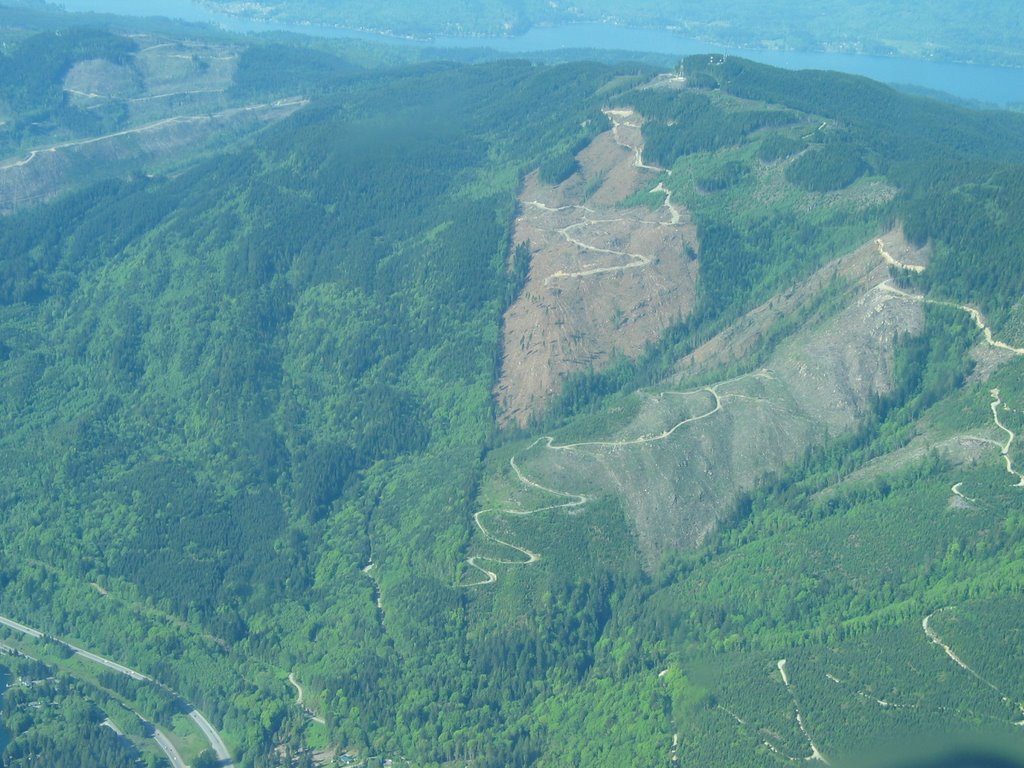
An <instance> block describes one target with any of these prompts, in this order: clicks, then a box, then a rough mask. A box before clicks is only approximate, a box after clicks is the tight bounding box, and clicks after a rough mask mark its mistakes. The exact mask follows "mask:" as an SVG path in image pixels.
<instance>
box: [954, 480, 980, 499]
mask: <svg viewBox="0 0 1024 768" xmlns="http://www.w3.org/2000/svg"><path fill="white" fill-rule="evenodd" d="M962 485H963V483H962V482H961V483H956V484H955V485H954V486H953V487H952V488H950V489H949V490H950V491H951V492H952V493H953V495H954V496H959V497H960V498H961V499H963V500H964V501H977V499H972V498H971V497H970V496H965V495H964V492H963V491H961V490H960V486H962Z"/></svg>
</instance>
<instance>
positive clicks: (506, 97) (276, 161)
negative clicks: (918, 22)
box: [0, 38, 1024, 768]
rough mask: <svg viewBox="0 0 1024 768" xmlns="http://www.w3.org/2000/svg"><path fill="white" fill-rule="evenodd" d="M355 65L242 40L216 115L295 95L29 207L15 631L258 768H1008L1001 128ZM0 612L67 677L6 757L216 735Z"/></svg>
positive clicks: (1019, 461)
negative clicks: (937, 756) (961, 756)
mask: <svg viewBox="0 0 1024 768" xmlns="http://www.w3.org/2000/svg"><path fill="white" fill-rule="evenodd" d="M104 39H105V38H104ZM236 42H237V41H236ZM39 44H40V45H42V43H41V42H40V43H39ZM238 44H239V45H241V44H240V43H238ZM184 45H185V43H184V42H181V41H178V42H175V43H173V45H171V47H169V48H167V49H157V53H158V54H159V51H160V50H167V51H174V52H175V55H176V56H177V55H179V54H180V55H182V56H191V55H192V54H191V52H190V50H189V49H188V48H183V47H177V46H184ZM151 53H152V51H151ZM126 55H128V56H129V58H127V59H125V60H124V61H125V62H128V61H130V60H132V57H133V56H134V60H135V61H136V63H137V60H138V52H137V51H136V52H135V53H134V54H133V53H132V52H131V51H129V52H128V54H126ZM330 60H331V61H334V59H330ZM87 61H91V62H92V63H87V64H81V63H76V64H74V65H72V66H71V68H70V69H68V71H67V72H65V73H64V74H63V75H62V77H64V78H67V77H69V76H70V77H71V78H72V81H71V82H72V85H73V86H74V88H75V90H78V91H82V93H85V94H87V93H92V92H96V93H98V91H94V90H91V89H94V87H95V85H94V84H93V80H91V78H98V77H99V78H104V82H108V83H113V82H114V81H115V79H116V78H114V75H113V74H112V72H111V69H110V68H111V67H118V66H128V65H127V64H118V63H117V62H116V61H107V60H106V59H104V60H103V61H102V62H99V63H97V61H96V57H93V56H91V55H90V58H89V59H88V60H87ZM326 61H327V59H325V58H324V54H323V52H322V51H309V50H304V49H299V48H289V47H287V46H286V45H283V44H282V45H281V46H280V47H278V46H256V47H254V48H252V49H249V48H245V47H243V48H241V49H240V53H239V61H238V62H237V66H236V67H235V69H233V70H232V71H233V74H232V75H231V78H232V79H231V83H232V85H231V86H230V87H229V91H230V93H229V94H228V96H226V97H225V98H236V97H237V98H239V99H246V100H247V99H249V98H250V97H253V96H256V95H259V96H260V97H261V98H266V99H272V100H273V99H279V98H282V97H283V96H285V95H287V94H288V93H290V92H291V89H293V88H295V87H298V88H299V92H300V93H302V94H305V96H306V98H308V103H301V104H300V103H298V102H295V103H294V104H293V105H292V106H293V107H294V112H293V113H292V114H291V115H290V116H288V117H283V118H282V119H281V120H280V121H279V122H277V123H276V124H274V125H269V126H266V127H265V128H264V129H263V130H259V131H255V132H252V133H249V134H247V136H246V137H245V139H244V140H231V141H228V140H227V138H223V137H222V140H223V142H224V143H222V144H214V145H208V146H207V148H206V150H205V151H204V153H203V156H202V157H196V156H193V157H192V159H191V161H190V162H185V163H182V164H181V165H180V166H175V168H174V172H173V173H167V174H164V173H160V172H157V173H152V174H147V173H145V172H139V171H141V170H144V169H143V167H142V166H138V167H136V172H133V173H131V174H130V175H129V174H126V175H124V176H122V175H120V174H115V175H114V176H113V177H111V178H107V179H105V180H103V181H101V182H99V183H91V184H90V183H86V182H84V181H83V182H82V185H81V188H78V189H75V190H72V191H70V192H67V193H65V194H62V195H60V196H59V197H57V198H56V199H54V200H52V201H50V202H47V203H44V204H40V205H37V206H33V207H30V208H26V209H24V210H21V211H18V212H16V213H13V214H11V215H8V216H6V217H4V218H0V382H2V387H3V392H4V394H5V396H4V398H3V400H2V403H0V466H2V467H3V469H4V477H5V482H4V484H3V485H2V488H0V503H2V508H3V511H4V525H3V526H2V528H0V558H2V559H0V606H2V608H0V614H2V615H3V616H6V617H12V618H14V619H17V620H19V621H24V622H27V623H30V624H31V625H32V626H37V627H40V628H41V629H43V630H44V631H45V632H47V633H50V634H53V635H56V636H60V637H66V638H71V639H73V640H74V641H75V642H78V643H80V644H81V645H82V647H87V648H91V649H94V650H95V651H97V652H99V653H101V654H103V655H104V656H108V657H110V658H113V659H117V660H119V661H120V662H122V663H124V664H128V665H130V666H131V667H132V668H133V669H138V670H140V671H142V672H143V673H145V674H146V675H150V676H152V677H154V678H155V679H157V680H158V681H160V682H161V683H163V684H165V685H167V686H170V688H171V689H173V691H175V692H177V693H180V695H182V696H184V697H186V698H187V699H188V700H189V701H190V702H191V703H193V704H195V705H196V706H198V707H200V708H201V709H202V711H203V712H205V713H206V714H207V715H208V716H209V718H210V719H211V720H212V721H213V723H214V724H215V725H216V727H217V728H219V729H221V730H222V732H223V734H224V737H225V740H226V741H227V743H228V746H229V747H230V748H231V750H232V751H233V753H234V756H235V758H236V760H237V764H239V765H244V766H253V767H255V766H280V765H293V764H300V765H301V764H307V765H308V764H310V763H318V764H330V761H331V760H332V759H333V756H337V757H338V758H339V759H343V760H351V761H355V762H360V761H361V762H363V764H366V763H368V762H369V761H370V760H371V759H374V760H377V759H379V760H384V759H390V760H394V761H399V760H406V761H407V762H408V763H409V764H413V765H425V766H430V765H434V766H440V765H445V766H449V765H450V766H455V765H465V764H470V765H474V766H480V767H487V766H494V767H495V768H497V767H498V766H533V765H536V766H568V765H657V764H666V763H668V764H675V763H680V764H684V763H693V764H701V765H709V766H723V767H725V766H730V768H735V766H775V765H784V764H788V763H791V762H793V761H797V760H799V761H803V760H805V759H817V760H820V761H822V762H828V763H830V764H832V763H841V762H842V761H843V759H844V758H853V757H856V756H861V757H862V756H863V755H864V754H865V750H866V749H870V748H879V749H881V748H883V747H885V746H887V745H890V744H904V745H911V746H913V745H916V744H918V743H920V742H922V741H923V740H925V739H933V743H934V744H935V745H936V746H941V745H942V742H941V741H940V740H939V739H937V738H933V737H936V735H941V736H942V737H943V738H949V739H958V738H961V737H962V738H964V739H968V740H969V739H971V738H982V739H984V740H985V741H986V743H988V744H989V745H992V744H995V745H999V746H1005V747H1006V748H1007V749H1009V750H1011V751H1016V752H1017V753H1020V752H1021V751H1024V745H1022V743H1021V730H1020V728H1019V723H1020V722H1021V720H1022V718H1024V711H1022V710H1021V709H1020V706H1021V704H1020V702H1021V701H1022V700H1024V691H1022V690H1021V688H1020V684H1021V681H1020V679H1019V677H1020V675H1019V673H1018V672H1017V671H1016V670H1017V668H1018V667H1019V664H1017V663H1016V662H1017V661H1019V657H1020V648H1019V637H1018V634H1019V627H1018V626H1017V623H1018V622H1016V619H1015V617H1016V616H1017V615H1019V609H1020V607H1021V606H1020V593H1021V589H1022V587H1024V581H1022V579H1024V574H1022V572H1021V569H1020V563H1021V562H1024V551H1022V546H1024V486H1022V483H1024V480H1022V479H1021V472H1022V471H1024V458H1021V454H1020V442H1019V438H1018V436H1019V434H1020V432H1021V430H1022V429H1024V418H1022V417H1021V412H1022V410H1024V388H1022V386H1021V383H1020V382H1021V381H1022V379H1021V373H1022V370H1024V368H1022V367H1024V361H1022V359H1021V358H1022V357H1024V350H1022V349H1021V348H1022V347H1024V338H1022V337H1021V336H1020V333H1021V329H1022V328H1024V325H1022V318H1024V309H1022V306H1021V303H1020V296H1021V285H1020V282H1019V280H1020V279H1021V278H1020V275H1021V273H1022V271H1024V270H1021V266H1022V265H1021V261H1020V259H1021V257H1020V251H1019V250H1015V243H1016V242H1017V238H1018V237H1019V231H1018V229H1019V221H1020V219H1019V218H1017V217H1016V212H1017V207H1018V206H1019V199H1018V197H1019V196H1017V195H1016V189H1017V180H1018V179H1019V178H1020V177H1021V173H1020V170H1021V168H1022V162H1024V139H1022V138H1021V137H1022V136H1024V131H1022V130H1020V129H1021V128H1022V127H1024V124H1022V121H1021V120H1020V119H1019V118H1018V117H1015V116H1012V115H1008V114H1001V113H970V112H965V111H962V110H958V109H954V108H951V107H946V106H941V105H938V104H936V103H933V102H929V101H925V100H921V99H914V98H910V97H906V96H901V95H898V94H896V93H895V92H894V91H891V90H889V89H887V88H884V87H882V86H878V85H877V84H874V83H871V82H869V81H866V80H861V79H857V78H847V77H842V76H835V75H829V74H823V73H781V72H778V71H776V70H772V69H769V68H765V67H759V66H756V65H753V64H750V63H749V62H743V61H741V60H735V59H728V60H725V59H722V58H721V57H703V58H699V59H691V60H688V61H686V62H685V63H684V67H683V72H682V76H681V77H680V76H668V77H666V76H657V73H655V72H653V71H649V70H647V69H645V68H643V67H637V66H635V65H621V66H604V65H596V64H573V65H563V66H552V67H548V66H537V65H532V64H530V63H527V62H513V61H505V62H494V63H489V64H483V65H477V66H465V65H456V64H451V63H429V64H424V65H419V66H401V67H397V68H392V69H385V68H380V69H377V70H374V71H368V72H362V73H353V72H351V71H347V72H340V73H339V72H337V71H332V70H331V68H330V67H327V66H325V62H326ZM224 66H229V65H228V64H225V65H224ZM231 66H235V65H231ZM318 73H322V74H318ZM222 74H223V73H222ZM122 75H124V72H122ZM218 76H219V75H218ZM118 77H121V75H119V76H118ZM128 80H129V78H127V77H126V76H125V77H122V80H121V81H119V82H122V86H123V87H124V88H128ZM62 82H67V81H66V79H65V80H64V81H62ZM226 83H227V80H226V79H225V80H224V83H222V84H226ZM125 93H127V91H125ZM76 98H91V97H87V96H76ZM119 98H120V97H119ZM131 98H136V97H134V96H133V97H131ZM217 98H221V97H220V96H218V97H217ZM894 116H898V117H899V119H894ZM57 154H59V152H58V153H57ZM126 162H127V161H126ZM130 165H131V163H128V166H125V167H129V166H130ZM154 170H158V169H154ZM74 186H76V187H77V186H78V185H77V184H76V185H74ZM951 216H955V217H956V218H955V219H951V218H950V217H951ZM953 221H958V222H963V223H964V226H959V227H958V226H953V223H951V222H953ZM954 274H955V275H956V279H952V278H950V277H949V276H950V275H954ZM647 296H650V297H651V298H650V299H648V298H646V297H647ZM655 299H656V300H655ZM645 301H650V304H646V303H645ZM556 310H557V311H556ZM559 313H561V314H560V315H559ZM556 315H557V316H556ZM523 318H526V319H525V320H524V319H523ZM517 323H519V325H517ZM529 326H536V327H535V328H530V327H529ZM531 331H533V333H534V335H533V337H532V338H531V335H530V332H531ZM619 331H621V334H620V333H618V332H619ZM542 342H543V343H542ZM545 345H546V346H545ZM552 347H555V348H556V351H557V352H558V354H548V353H547V352H545V353H544V355H541V354H540V353H539V352H537V351H536V350H548V351H550V349H551V348H552ZM577 352H579V354H580V358H581V359H583V364H578V360H573V361H570V362H572V364H571V365H570V364H567V363H566V360H568V359H569V357H571V356H572V354H576V353H577ZM519 353H522V358H521V359H523V360H533V359H534V358H537V357H542V358H543V363H542V364H541V365H539V367H538V369H537V370H542V371H543V372H544V374H543V376H546V377H547V378H543V377H541V381H544V382H546V383H547V386H545V387H544V389H543V391H542V390H537V389H535V387H536V380H537V378H538V375H534V374H530V375H525V376H524V375H521V376H519V378H518V379H517V378H516V377H515V376H509V375H507V374H508V371H509V366H510V363H514V362H515V361H516V360H517V359H519V358H517V357H516V355H517V354H519ZM584 355H585V357H583V356H584ZM531 364H532V363H531ZM516 388H520V389H518V390H517V389H516ZM531 388H533V389H531ZM549 388H550V390H551V392H548V391H547V389H549ZM495 392H497V393H499V397H498V398H495ZM506 395H508V396H509V397H510V398H511V399H510V400H508V401H505V402H503V401H502V400H501V398H502V397H505V396H506ZM517 397H518V398H519V400H518V401H517V400H515V398H517ZM531 397H532V399H531ZM510 402H519V403H521V404H525V406H523V407H524V408H525V410H522V411H516V410H515V407H514V406H513V407H510V406H509V405H508V403H510ZM524 414H526V415H524ZM513 421H518V422H519V424H512V423H511V422H513ZM506 423H507V426H503V424H506ZM0 635H2V637H0V642H4V643H5V644H9V643H17V644H18V646H17V647H19V648H21V649H23V650H24V651H25V652H26V653H29V655H31V656H34V657H36V658H38V659H41V660H40V661H39V662H38V664H41V665H42V666H38V665H33V664H29V663H28V662H24V663H22V661H20V660H19V661H18V662H16V663H15V662H11V664H12V665H13V666H12V669H17V670H19V671H18V672H17V674H19V675H22V674H24V675H25V676H27V677H28V678H31V679H36V680H44V681H45V680H48V679H50V678H53V679H52V680H51V681H50V682H48V683H47V685H46V686H40V687H38V690H36V689H35V688H34V689H33V691H32V696H33V697H34V698H31V699H30V698H28V696H27V694H20V693H19V694H17V695H12V694H10V693H8V694H6V695H5V698H4V701H5V705H4V706H5V707H6V708H5V709H4V710H3V714H2V715H0V716H2V717H3V718H4V722H5V724H6V723H14V725H15V727H13V728H12V729H11V730H12V740H11V746H10V748H9V751H8V752H7V753H6V754H7V755H8V756H9V757H11V759H14V756H17V759H21V757H24V756H27V755H29V754H33V751H35V754H43V752H42V751H40V750H41V749H43V747H41V746H39V745H43V744H44V743H45V749H46V750H47V751H46V752H45V754H46V755H48V756H53V757H52V759H53V760H54V761H56V760H60V759H65V757H66V756H67V755H69V754H73V752H74V749H75V745H76V743H79V742H81V744H83V745H84V744H85V743H86V742H88V745H87V747H86V746H82V749H83V750H84V749H86V748H87V749H88V750H89V751H88V752H85V751H83V752H82V754H86V753H88V754H100V753H102V754H108V753H109V754H110V755H112V757H111V758H110V759H111V761H114V760H118V761H120V760H122V759H123V760H131V759H133V758H131V757H124V756H123V755H121V754H120V753H117V754H116V755H115V749H116V748H115V747H113V746H112V745H111V744H110V743H108V740H107V739H106V735H104V738H103V739H94V737H93V736H90V735H89V734H91V733H92V731H93V729H91V728H90V727H89V726H90V724H95V725H96V728H98V727H99V726H98V723H99V722H101V721H102V719H101V718H100V716H99V715H100V714H106V715H107V716H108V717H113V720H114V721H115V722H124V721H125V715H124V712H123V711H121V710H119V709H118V707H121V708H122V709H123V708H124V707H126V706H128V705H130V706H131V708H132V709H133V711H134V710H138V711H139V713H140V714H141V715H143V716H144V717H146V718H147V719H148V720H152V721H153V722H156V723H159V724H160V725H161V727H166V728H169V729H171V730H172V736H173V738H174V739H175V740H176V741H177V742H178V743H179V746H180V747H181V748H182V749H183V750H184V752H183V754H185V755H186V756H187V758H188V759H189V760H192V759H194V760H195V761H198V760H199V759H200V758H199V752H200V747H199V746H197V744H198V743H199V741H200V740H201V738H202V735H201V734H200V733H199V732H198V731H196V730H195V726H194V725H190V724H189V723H190V722H192V721H191V720H189V718H183V717H181V716H180V715H181V714H183V712H182V711H181V710H182V704H181V703H180V702H178V701H176V700H175V699H174V697H173V696H171V695H170V694H169V692H168V690H167V689H165V688H160V687H159V686H152V687H150V686H147V685H140V686H135V685H134V684H130V683H126V681H125V680H122V679H121V678H120V677H119V676H118V675H107V676H105V677H104V676H103V675H100V676H99V677H97V676H96V675H95V674H92V675H90V674H89V673H88V672H86V671H83V670H82V669H79V668H76V667H75V666H74V660H72V662H68V661H67V658H66V656H67V654H65V653H63V652H62V651H61V648H62V646H58V645H56V644H55V643H54V642H53V641H49V640H47V638H46V637H41V638H39V639H38V641H33V640H26V639H24V638H21V637H16V633H14V632H8V630H7V629H6V628H4V629H0ZM51 664H52V665H55V666H57V667H59V668H60V670H61V673H60V675H59V676H56V677H54V676H52V675H51V674H50V672H51V671H52V670H51V668H50V667H49V666H47V665H51ZM3 666H6V663H5V664H4V665H3ZM69 670H70V671H69ZM67 675H70V677H67ZM44 701H59V702H61V707H60V712H59V713H58V712H57V711H56V708H47V707H43V706H40V707H33V706H30V702H35V703H42V702H44ZM22 704H24V706H21V705H22ZM36 710H43V711H41V712H36ZM51 710H53V711H52V712H51ZM111 713H113V715H112V714H111ZM185 720H188V721H189V722H183V721H185ZM127 722H130V723H132V724H133V726H132V727H134V728H136V729H138V730H139V733H142V732H143V731H144V727H143V726H141V725H139V724H138V723H136V721H135V720H131V719H128V720H127ZM61 729H63V730H62V732H63V733H65V734H67V735H65V736H62V737H61V738H56V737H55V736H53V734H54V733H56V732H57V731H59V730H61ZM102 730H104V731H105V730H106V729H102ZM204 743H205V742H204ZM150 754H152V755H156V754H157V753H156V752H155V751H154V750H153V748H151V752H150ZM344 754H347V755H348V757H347V758H343V755H344ZM62 756H65V757H62ZM293 758H294V761H293ZM5 759H8V758H7V757H5ZM302 761H305V763H303V762H302ZM111 764H114V763H113V762H112V763H111Z"/></svg>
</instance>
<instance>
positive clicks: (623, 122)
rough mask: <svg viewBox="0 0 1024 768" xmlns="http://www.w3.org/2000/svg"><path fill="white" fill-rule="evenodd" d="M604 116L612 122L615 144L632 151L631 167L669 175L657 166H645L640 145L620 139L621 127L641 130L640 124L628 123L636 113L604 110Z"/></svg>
mask: <svg viewBox="0 0 1024 768" xmlns="http://www.w3.org/2000/svg"><path fill="white" fill-rule="evenodd" d="M601 111H602V112H604V114H605V116H607V118H608V119H609V120H611V121H612V138H613V139H615V143H616V144H618V145H619V146H620V147H625V148H626V149H629V150H632V151H633V166H634V167H635V168H642V169H644V170H646V171H654V172H656V173H668V174H671V173H672V171H670V170H669V169H667V168H660V167H658V166H657V165H647V164H646V163H644V148H643V145H642V144H629V143H627V142H625V141H624V140H623V139H622V136H621V133H622V131H621V130H620V129H621V127H622V126H626V127H627V128H635V129H636V130H641V124H637V123H630V122H628V120H629V118H631V117H637V116H638V115H637V113H636V112H635V111H634V110H632V109H604V110H601Z"/></svg>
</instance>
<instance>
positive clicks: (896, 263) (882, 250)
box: [875, 237, 924, 274]
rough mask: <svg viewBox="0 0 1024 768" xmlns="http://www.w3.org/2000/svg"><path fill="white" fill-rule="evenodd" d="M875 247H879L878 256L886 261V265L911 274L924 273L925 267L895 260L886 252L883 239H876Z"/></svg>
mask: <svg viewBox="0 0 1024 768" xmlns="http://www.w3.org/2000/svg"><path fill="white" fill-rule="evenodd" d="M875 245H877V246H878V255H879V256H881V257H882V258H883V259H884V260H885V263H886V264H889V265H890V266H893V267H899V268H900V269H906V270H909V271H910V272H917V273H918V274H921V273H922V272H924V267H923V266H922V265H920V264H904V263H903V262H902V261H897V260H896V259H894V258H893V257H892V255H891V254H890V253H889V252H888V251H887V250H885V243H883V242H882V238H880V237H879V238H876V239H875Z"/></svg>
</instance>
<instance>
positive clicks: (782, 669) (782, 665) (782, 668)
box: [765, 659, 831, 765]
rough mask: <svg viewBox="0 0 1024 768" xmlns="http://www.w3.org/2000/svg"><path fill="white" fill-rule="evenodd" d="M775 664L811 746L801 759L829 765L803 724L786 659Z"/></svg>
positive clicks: (801, 730) (808, 744)
mask: <svg viewBox="0 0 1024 768" xmlns="http://www.w3.org/2000/svg"><path fill="white" fill-rule="evenodd" d="M776 666H777V667H778V668H779V674H781V675H782V684H783V685H784V686H786V690H787V691H789V695H790V697H791V698H792V699H793V708H794V709H795V710H796V724H797V725H798V726H799V727H800V732H801V733H802V734H803V735H804V738H805V739H807V746H809V747H810V748H811V754H810V755H808V756H807V757H805V758H803V759H804V760H805V761H809V760H817V761H818V762H819V763H824V764H825V765H831V763H829V761H828V760H826V759H825V756H824V755H822V754H821V750H819V749H818V745H817V744H815V743H814V739H812V738H811V734H810V733H808V732H807V726H806V725H804V716H803V713H802V712H800V703H799V702H798V701H797V699H796V694H795V693H794V692H793V688H792V686H791V684H790V679H789V674H788V673H787V672H786V660H785V659H779V661H778V664H776ZM765 744H766V745H767V746H768V748H769V749H772V750H773V751H775V752H776V753H778V754H782V753H781V752H780V751H779V750H778V749H777V748H776V747H774V746H773V745H771V744H769V743H768V742H765ZM789 759H790V760H796V759H797V758H794V757H790V758H789Z"/></svg>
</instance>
